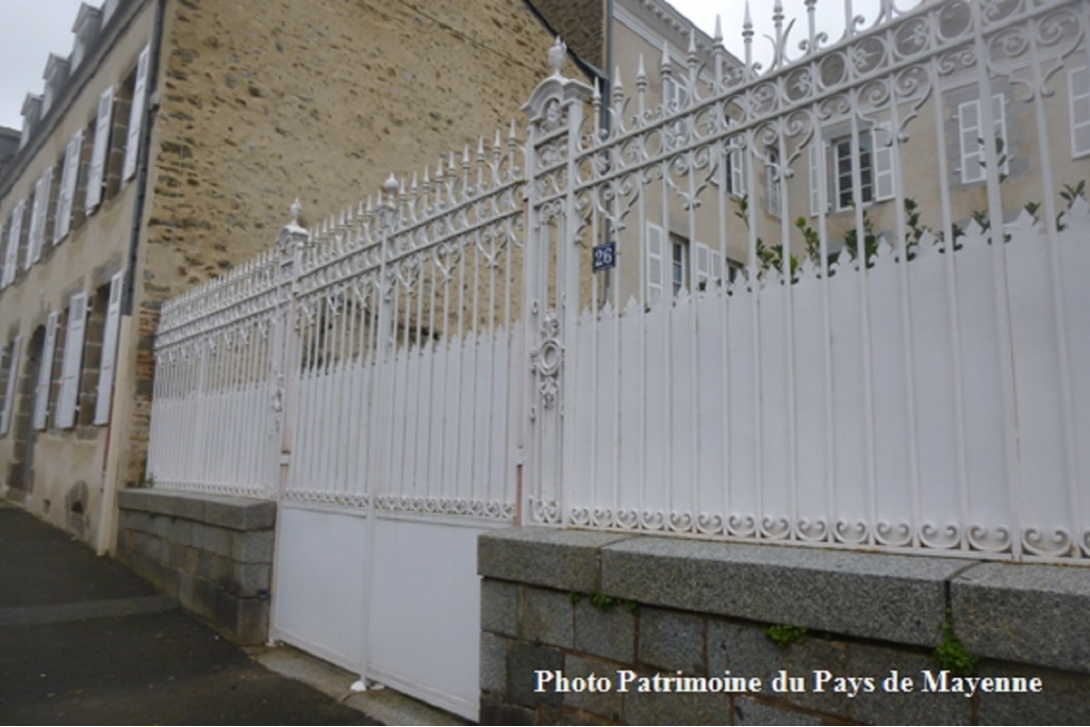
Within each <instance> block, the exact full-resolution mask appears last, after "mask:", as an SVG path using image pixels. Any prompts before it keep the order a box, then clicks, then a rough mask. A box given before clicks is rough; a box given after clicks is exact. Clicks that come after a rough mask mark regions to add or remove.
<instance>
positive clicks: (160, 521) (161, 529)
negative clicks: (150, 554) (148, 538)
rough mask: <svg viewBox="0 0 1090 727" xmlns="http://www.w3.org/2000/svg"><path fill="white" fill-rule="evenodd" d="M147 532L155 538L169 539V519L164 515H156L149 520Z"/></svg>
mask: <svg viewBox="0 0 1090 727" xmlns="http://www.w3.org/2000/svg"><path fill="white" fill-rule="evenodd" d="M147 532H148V533H149V534H151V535H154V536H155V537H157V538H169V537H170V518H169V517H166V516H164V515H156V516H154V517H152V518H151V522H150V523H149V524H148V529H147Z"/></svg>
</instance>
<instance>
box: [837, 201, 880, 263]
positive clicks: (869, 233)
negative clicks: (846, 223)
mask: <svg viewBox="0 0 1090 727" xmlns="http://www.w3.org/2000/svg"><path fill="white" fill-rule="evenodd" d="M851 206H852V209H855V202H852V205H851ZM844 247H845V249H847V251H848V254H849V255H851V256H852V260H856V259H858V258H859V231H858V230H857V229H856V228H854V227H853V228H852V229H850V230H848V232H847V233H846V234H845V235H844ZM863 254H864V255H865V259H866V263H867V267H868V268H869V267H871V266H872V265H874V257H875V256H876V255H877V254H878V235H876V234H874V220H872V219H871V218H870V215H869V214H867V211H866V210H863Z"/></svg>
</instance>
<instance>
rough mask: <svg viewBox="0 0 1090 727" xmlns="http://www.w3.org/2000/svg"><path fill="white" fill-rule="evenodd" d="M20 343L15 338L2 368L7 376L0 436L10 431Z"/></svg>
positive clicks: (0, 410)
mask: <svg viewBox="0 0 1090 727" xmlns="http://www.w3.org/2000/svg"><path fill="white" fill-rule="evenodd" d="M21 343H22V339H21V338H19V336H16V337H15V340H14V341H12V342H11V347H10V348H9V350H8V352H7V353H8V355H7V364H6V365H5V367H4V371H5V374H6V376H7V378H6V379H5V380H4V406H3V408H2V409H0V436H2V435H5V434H7V433H8V431H9V430H10V429H11V412H12V409H13V408H14V405H15V385H16V383H17V382H18V379H19V355H20V354H21V353H22V350H21V348H22V347H21V345H20V344H21Z"/></svg>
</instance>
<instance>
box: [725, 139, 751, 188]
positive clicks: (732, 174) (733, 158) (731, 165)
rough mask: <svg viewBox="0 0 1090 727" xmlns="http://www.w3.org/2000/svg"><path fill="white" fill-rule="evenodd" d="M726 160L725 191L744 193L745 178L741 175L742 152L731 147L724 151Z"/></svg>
mask: <svg viewBox="0 0 1090 727" xmlns="http://www.w3.org/2000/svg"><path fill="white" fill-rule="evenodd" d="M726 160H727V175H726V176H727V192H729V193H731V194H733V195H735V196H739V197H740V196H741V195H743V194H745V193H746V187H745V178H744V177H743V176H742V171H743V170H742V161H743V160H742V152H741V150H739V149H731V150H730V151H728V152H727V153H726Z"/></svg>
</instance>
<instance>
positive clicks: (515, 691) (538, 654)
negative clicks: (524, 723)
mask: <svg viewBox="0 0 1090 727" xmlns="http://www.w3.org/2000/svg"><path fill="white" fill-rule="evenodd" d="M563 668H564V652H562V651H560V650H559V649H554V648H550V647H548V646H536V645H532V644H525V643H521V642H518V643H514V644H511V646H510V648H508V650H507V697H508V699H509V700H510V701H511V702H512V703H514V704H519V705H522V706H525V707H536V706H537V705H539V704H542V705H552V706H556V707H559V706H560V704H561V702H562V700H563V697H562V695H560V694H557V693H555V692H553V691H545V692H543V693H540V692H535V691H534V689H535V687H536V686H537V671H538V670H539V669H544V670H547V671H558V670H563Z"/></svg>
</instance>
